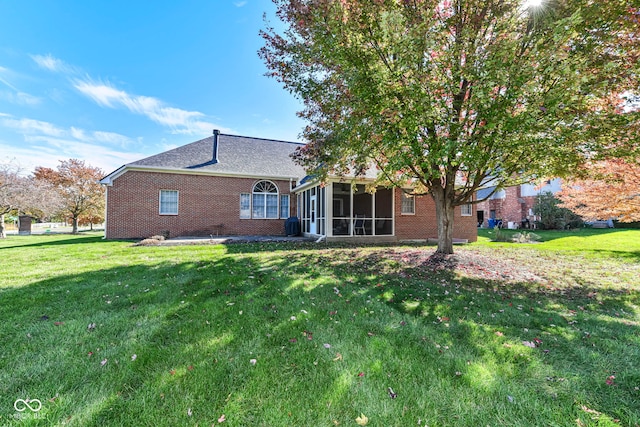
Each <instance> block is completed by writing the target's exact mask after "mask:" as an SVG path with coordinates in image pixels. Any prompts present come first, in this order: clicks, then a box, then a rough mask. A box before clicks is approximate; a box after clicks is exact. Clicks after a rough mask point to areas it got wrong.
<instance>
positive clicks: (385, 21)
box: [259, 0, 640, 253]
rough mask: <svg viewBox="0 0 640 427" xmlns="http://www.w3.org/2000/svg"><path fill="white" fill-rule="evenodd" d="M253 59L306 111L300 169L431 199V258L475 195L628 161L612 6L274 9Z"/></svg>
mask: <svg viewBox="0 0 640 427" xmlns="http://www.w3.org/2000/svg"><path fill="white" fill-rule="evenodd" d="M274 3H275V4H276V7H277V16H278V17H279V19H280V20H281V21H282V22H283V23H284V28H282V29H275V28H274V27H272V26H270V25H268V28H266V29H265V30H264V31H263V32H262V35H263V38H264V40H265V46H264V47H263V48H262V49H261V50H260V52H259V53H260V56H261V57H262V59H263V60H264V61H265V63H266V65H267V67H268V68H269V70H270V72H269V74H270V75H272V76H273V77H275V78H276V79H278V80H279V81H280V82H282V83H283V85H284V86H285V88H286V89H288V90H289V91H291V92H292V93H294V94H295V95H296V96H298V97H299V98H300V99H302V100H303V102H304V110H303V111H302V112H300V115H301V117H303V118H305V119H306V121H307V122H308V125H307V126H306V128H305V130H304V132H303V136H304V137H305V138H306V139H307V140H308V142H309V143H308V144H307V146H306V147H305V148H303V149H302V150H300V152H299V153H298V156H297V158H298V160H299V161H300V162H301V163H302V164H303V165H305V166H306V167H307V168H308V169H309V170H313V171H314V173H315V174H318V175H319V176H320V177H323V176H326V175H327V174H338V175H340V174H347V173H355V174H358V173H360V172H362V171H365V170H366V169H368V168H369V167H370V166H371V165H375V167H376V168H377V169H378V170H379V180H380V181H381V182H384V183H386V184H391V185H394V186H398V187H406V186H407V183H411V184H413V188H414V194H430V195H431V196H432V197H433V199H434V201H435V205H436V214H437V221H438V234H439V235H438V237H439V242H438V249H437V250H438V252H441V253H452V252H453V245H452V240H453V239H452V238H453V212H454V207H455V206H458V205H461V204H465V203H469V202H470V201H471V200H472V198H473V195H474V194H475V192H476V190H477V189H479V188H481V187H482V186H489V185H491V186H495V187H496V188H501V187H505V186H508V185H513V184H517V183H520V182H523V181H528V180H530V179H532V178H534V177H540V176H563V175H567V174H568V173H570V172H572V171H574V170H576V169H577V168H578V167H579V165H581V163H582V162H583V161H584V160H585V158H589V157H594V156H597V155H598V153H599V152H601V151H603V150H605V149H610V150H612V149H616V150H619V151H620V152H621V153H624V154H628V151H629V149H630V148H629V147H630V146H631V144H630V140H631V139H632V138H634V136H633V135H632V133H631V132H630V131H629V129H630V128H629V123H630V122H632V121H633V120H636V121H637V113H625V114H620V105H621V103H622V102H623V101H622V98H621V96H620V95H621V94H623V93H640V90H639V85H640V83H639V81H640V79H639V78H638V75H639V74H638V71H639V65H638V63H639V61H638V59H639V57H638V52H639V48H638V43H639V38H638V25H639V23H640V21H639V20H638V16H639V15H638V9H637V8H632V7H630V6H629V5H628V3H629V2H627V1H623V0H609V1H606V2H599V1H591V0H589V1H587V0H546V1H544V0H543V1H542V4H540V5H535V4H534V2H532V1H531V2H524V1H521V0H517V1H516V0H274Z"/></svg>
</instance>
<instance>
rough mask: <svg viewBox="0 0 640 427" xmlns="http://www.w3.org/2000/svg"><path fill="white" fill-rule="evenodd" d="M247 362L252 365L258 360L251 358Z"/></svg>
mask: <svg viewBox="0 0 640 427" xmlns="http://www.w3.org/2000/svg"><path fill="white" fill-rule="evenodd" d="M249 363H251V364H252V365H255V364H256V363H258V361H257V360H256V359H251V360H249Z"/></svg>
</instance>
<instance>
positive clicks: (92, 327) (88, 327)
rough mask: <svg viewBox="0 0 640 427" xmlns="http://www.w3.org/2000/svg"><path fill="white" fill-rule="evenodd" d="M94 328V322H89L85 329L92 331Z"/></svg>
mask: <svg viewBox="0 0 640 427" xmlns="http://www.w3.org/2000/svg"><path fill="white" fill-rule="evenodd" d="M95 328H96V324H95V323H89V326H87V330H89V332H91V331H93V330H94V329H95Z"/></svg>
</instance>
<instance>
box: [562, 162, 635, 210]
mask: <svg viewBox="0 0 640 427" xmlns="http://www.w3.org/2000/svg"><path fill="white" fill-rule="evenodd" d="M584 173H585V176H584V177H582V178H576V179H573V180H570V181H568V182H566V185H564V186H563V190H562V191H561V192H559V193H558V194H557V195H556V196H557V197H558V198H559V199H560V200H561V201H562V206H563V207H566V208H569V209H571V210H572V211H573V212H575V213H576V214H578V215H580V216H581V217H583V218H584V219H585V220H597V219H609V218H617V219H618V220H619V221H621V222H632V221H640V163H638V162H634V161H632V160H622V159H609V160H602V161H599V162H594V163H591V164H589V165H588V166H587V167H586V169H585V171H584Z"/></svg>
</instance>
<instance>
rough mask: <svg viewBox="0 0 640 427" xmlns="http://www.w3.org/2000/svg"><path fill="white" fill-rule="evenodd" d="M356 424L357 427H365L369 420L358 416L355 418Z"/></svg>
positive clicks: (363, 415)
mask: <svg viewBox="0 0 640 427" xmlns="http://www.w3.org/2000/svg"><path fill="white" fill-rule="evenodd" d="M356 424H358V425H359V426H366V425H367V424H369V418H367V416H366V415H365V414H360V416H359V417H357V418H356Z"/></svg>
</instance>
